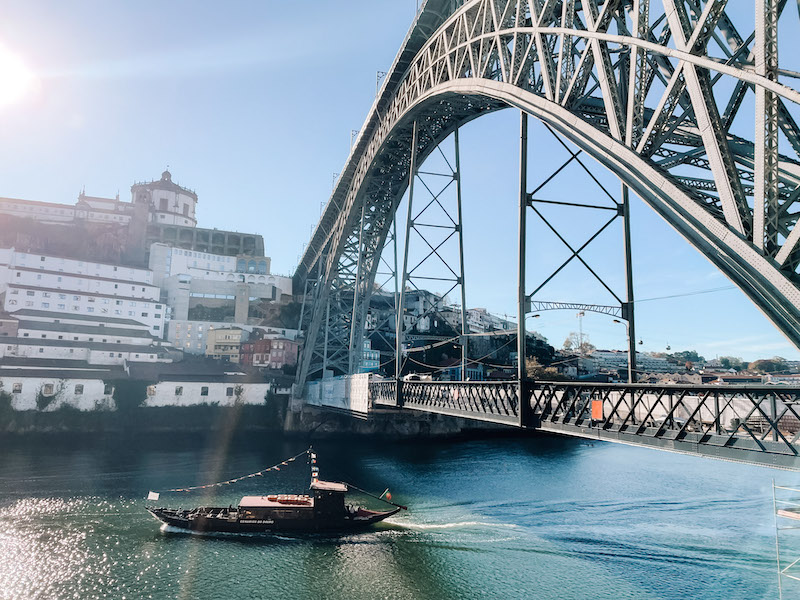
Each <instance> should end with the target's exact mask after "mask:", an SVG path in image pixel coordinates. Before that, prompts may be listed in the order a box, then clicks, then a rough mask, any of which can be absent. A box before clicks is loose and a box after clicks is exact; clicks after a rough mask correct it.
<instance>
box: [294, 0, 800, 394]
mask: <svg viewBox="0 0 800 600" xmlns="http://www.w3.org/2000/svg"><path fill="white" fill-rule="evenodd" d="M753 1H754V8H755V9H756V10H757V11H760V10H763V11H767V14H766V16H765V19H764V22H763V23H759V25H758V31H755V32H753V34H752V35H750V36H748V37H746V38H745V37H744V36H742V35H740V34H739V33H738V31H736V28H735V27H734V24H733V22H732V20H731V19H730V18H729V16H728V14H727V13H726V12H725V5H726V2H725V1H724V0H707V1H705V2H703V1H701V0H649V2H646V1H645V0H638V2H633V4H631V2H625V1H609V0H605V1H600V0H582V1H581V2H580V3H577V2H576V3H572V2H563V0H470V1H465V2H459V1H451V0H448V1H444V0H428V2H426V3H425V5H424V7H423V9H422V10H421V11H420V13H419V14H418V15H417V18H416V20H415V22H414V24H413V26H412V28H411V31H410V32H409V34H408V36H407V37H406V40H405V41H404V43H403V45H402V47H401V50H400V52H399V54H398V56H397V58H396V59H395V63H394V65H393V67H392V69H391V70H390V71H389V74H388V75H387V77H386V80H385V83H384V85H383V87H382V89H381V93H380V95H379V96H378V98H377V99H376V101H375V103H374V104H373V107H372V109H371V111H370V113H369V116H368V118H367V121H366V123H365V124H364V126H363V127H362V128H361V130H360V132H359V134H358V138H357V140H356V142H355V144H354V145H353V149H352V151H351V154H350V157H349V158H348V162H347V164H346V165H345V169H344V170H343V173H342V176H341V177H340V179H339V181H338V184H337V186H336V189H335V191H334V193H333V195H332V196H331V199H330V201H329V202H328V205H327V206H326V208H325V211H324V213H323V216H322V218H321V219H320V222H319V224H318V226H317V228H316V230H315V232H314V235H313V236H312V239H311V241H310V243H309V245H308V247H307V249H306V251H305V253H304V255H303V259H302V261H301V263H300V266H299V267H298V270H297V272H296V274H295V278H296V283H298V284H302V282H304V281H305V279H306V278H307V276H308V273H311V272H312V271H313V270H314V269H315V267H316V266H317V265H318V264H319V263H320V261H324V262H323V264H322V265H321V268H320V274H321V275H320V277H319V280H318V281H319V284H318V285H320V286H321V287H320V290H319V293H318V294H317V298H318V300H317V302H316V304H315V306H314V307H313V308H312V310H311V313H312V316H311V318H310V321H309V322H308V325H307V330H306V340H307V343H306V349H305V351H304V352H305V353H304V357H303V362H302V365H301V369H300V375H299V380H300V381H301V382H302V381H304V379H305V377H306V376H307V374H308V373H309V371H310V367H311V363H312V358H313V357H314V356H318V355H319V351H318V350H319V345H320V342H319V340H321V339H322V337H323V336H322V335H321V334H322V332H323V331H324V330H323V328H322V323H323V321H324V320H326V319H325V315H326V313H327V310H328V308H327V307H328V306H329V305H330V306H331V307H332V309H331V310H332V313H331V314H332V316H331V318H330V319H327V325H326V327H327V328H328V329H329V330H330V331H328V339H329V344H328V349H329V350H331V341H330V340H331V337H333V338H334V339H335V340H336V341H335V344H338V345H339V346H340V347H339V348H337V349H336V350H335V351H334V352H333V355H334V356H337V357H341V356H345V355H347V352H348V351H349V350H348V349H349V347H352V343H353V342H354V341H356V339H359V337H358V336H359V333H358V332H359V331H360V330H361V329H362V328H363V323H361V322H360V321H363V318H364V317H363V315H364V313H365V310H364V308H363V302H364V299H365V298H366V297H367V296H368V291H369V289H370V286H371V285H372V281H373V279H374V273H375V266H376V264H377V261H378V260H379V252H380V250H381V249H382V248H383V242H384V241H385V239H386V232H387V230H388V227H389V224H390V223H391V220H392V216H393V215H394V212H395V211H396V209H397V205H398V204H399V201H400V199H401V198H402V195H403V193H404V192H405V189H406V187H407V184H408V181H409V168H410V156H411V153H410V145H411V124H412V123H413V122H414V121H417V122H420V123H424V124H425V128H424V129H425V131H426V134H425V135H423V136H421V137H420V139H419V141H418V142H419V146H418V148H417V156H418V159H419V160H420V161H424V159H425V157H426V156H427V155H428V154H429V153H430V152H431V151H432V150H433V149H434V148H435V146H436V144H438V143H439V142H441V141H442V140H444V139H445V138H446V137H447V135H449V133H450V132H452V131H453V130H455V129H456V128H458V127H459V126H461V125H463V124H464V123H466V122H468V121H470V120H471V119H474V118H477V117H479V116H481V115H483V114H486V113H488V112H491V111H495V110H499V109H501V108H505V107H508V106H513V107H516V108H519V109H522V110H523V111H526V112H528V113H529V114H531V115H533V116H535V117H537V118H539V119H541V120H542V121H544V122H545V123H547V124H548V125H550V126H551V128H552V129H554V130H555V131H557V132H559V133H560V134H561V135H563V136H564V137H566V138H568V139H570V140H571V141H572V142H573V143H575V144H576V145H577V146H578V147H579V148H581V149H582V150H584V151H585V152H587V153H588V154H590V155H591V156H593V157H594V158H595V159H596V160H598V161H599V162H600V163H602V164H603V165H605V166H606V167H608V168H609V169H610V170H611V171H612V172H614V173H615V174H616V175H618V176H619V177H620V179H621V180H622V181H623V182H624V183H625V184H626V185H628V186H630V188H631V189H633V190H634V191H635V192H636V193H637V194H638V195H639V196H640V197H641V198H643V199H644V200H645V202H647V203H648V204H650V205H651V206H652V207H653V208H654V209H655V210H656V211H657V212H658V213H659V214H660V215H661V216H663V217H664V218H665V219H666V220H667V221H668V222H669V223H670V224H671V225H672V226H673V227H674V228H675V229H676V230H678V231H679V232H680V233H681V234H682V235H683V236H684V237H685V238H686V239H687V240H689V241H690V242H691V243H692V244H693V245H694V246H695V247H696V248H698V250H700V251H701V252H703V254H704V255H706V256H707V257H708V258H709V260H711V261H712V262H713V263H714V264H715V265H717V266H718V267H719V268H720V269H721V270H722V271H723V272H724V273H725V274H726V275H727V276H728V277H729V278H730V279H731V280H732V281H733V282H734V283H735V284H736V285H737V286H739V287H740V288H741V289H742V290H743V291H744V293H745V294H747V296H748V297H750V298H751V299H752V300H753V302H754V303H755V304H756V305H757V306H758V307H759V308H760V309H761V310H762V311H763V312H764V313H765V314H766V315H767V316H768V317H769V318H770V319H771V320H772V321H773V323H775V325H776V326H777V327H778V328H779V329H780V330H781V331H782V332H783V333H784V334H785V335H786V336H787V337H788V338H789V339H790V340H791V341H792V342H793V343H795V344H796V345H799V346H800V291H798V287H797V285H798V282H799V281H800V277H798V273H797V269H798V268H800V252H798V251H797V247H798V242H800V228H797V227H796V222H797V210H796V209H793V208H792V205H793V204H794V203H795V202H796V201H797V200H798V197H800V194H797V193H795V192H796V191H798V189H800V183H799V182H798V180H797V175H798V173H800V163H798V161H797V159H796V158H793V157H788V156H785V155H782V154H779V153H778V151H777V148H778V143H777V141H776V140H777V136H778V132H779V131H780V132H782V133H783V135H784V136H785V137H786V139H787V140H788V142H789V146H790V147H792V148H793V149H795V150H797V146H796V145H795V144H796V142H797V140H798V139H800V136H798V135H797V127H796V124H795V121H794V119H793V118H792V115H791V111H792V110H796V109H797V107H798V105H800V91H798V90H796V89H793V88H791V87H789V86H787V85H786V84H785V83H784V82H783V81H782V80H781V79H780V72H781V71H780V65H779V64H778V63H777V52H776V51H775V50H774V48H775V47H776V46H775V43H774V41H775V36H777V27H776V23H777V20H778V19H779V17H780V9H781V8H782V7H783V6H784V4H785V1H783V0H753ZM687 6H688V9H687ZM754 40H755V47H753V46H752V45H753V42H754ZM623 55H625V58H622V56H623ZM616 57H620V58H616ZM753 57H755V59H756V60H755V62H756V64H753V60H754V59H753ZM761 57H763V59H764V63H763V65H762V64H761V63H759V60H761ZM720 81H726V82H729V85H728V86H727V87H726V89H733V90H734V92H733V95H732V96H727V95H724V94H722V93H719V94H717V93H716V88H715V86H717V84H718V82H720ZM751 90H752V91H753V92H754V93H755V95H756V99H757V100H758V99H759V98H760V100H758V102H759V105H763V106H764V108H763V114H762V113H760V112H759V113H757V114H755V115H753V114H752V112H751V114H750V115H745V114H744V112H746V109H745V108H744V107H746V106H748V104H747V103H744V102H743V101H742V100H743V97H744V96H745V95H746V94H748V93H749V92H750V91H751ZM717 96H719V98H717ZM723 96H724V97H723ZM741 119H743V120H744V121H742V122H745V121H746V122H748V123H749V124H750V126H749V130H750V131H753V128H752V124H753V123H756V131H755V132H754V135H753V138H752V140H753V141H752V142H750V141H749V140H747V139H742V138H741V137H737V136H734V135H732V134H731V131H732V128H733V126H735V125H736V124H737V123H739V121H738V120H741ZM737 132H739V133H741V128H739V129H737ZM664 159H667V160H664ZM706 182H707V183H706ZM365 292H366V294H365ZM330 299H332V300H333V302H331V301H330ZM331 321H335V322H333V323H332V322H331ZM354 332H356V333H355V335H354Z"/></svg>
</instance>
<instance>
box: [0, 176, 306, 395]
mask: <svg viewBox="0 0 800 600" xmlns="http://www.w3.org/2000/svg"><path fill="white" fill-rule="evenodd" d="M197 204H198V196H197V194H196V193H195V192H194V191H192V190H190V189H188V188H186V187H183V186H181V185H179V184H177V183H175V182H174V181H173V180H172V174H171V173H170V172H169V171H165V172H164V173H162V175H161V177H160V178H159V179H156V180H153V181H145V182H137V183H134V184H133V185H132V186H131V199H130V201H124V200H121V199H120V198H119V196H117V197H115V198H102V197H96V196H88V195H86V194H85V193H83V192H82V193H81V194H80V195H79V197H78V200H77V202H75V204H74V205H67V204H53V203H46V202H35V201H29V200H16V199H9V198H0V342H2V344H1V345H0V381H2V382H3V383H4V384H5V379H2V378H3V377H4V375H11V376H13V377H16V378H17V379H20V378H21V377H22V374H23V371H25V370H26V369H27V374H28V375H30V376H31V377H32V378H33V379H31V381H33V380H36V381H39V383H37V384H35V387H36V394H39V395H41V392H42V390H44V391H45V392H46V393H47V394H49V393H50V392H51V391H52V392H53V394H54V395H58V394H61V395H64V396H65V397H69V398H70V403H72V404H74V405H76V406H78V405H80V406H83V404H82V398H78V396H83V395H84V394H86V395H89V394H90V390H91V395H92V396H93V397H94V398H96V399H99V400H98V401H100V400H102V399H103V398H105V397H107V396H108V395H109V394H110V393H111V391H109V390H107V389H105V386H101V387H102V390H101V389H100V387H98V386H99V385H100V384H99V383H98V382H100V381H102V380H104V379H105V380H108V379H109V378H114V379H126V378H130V377H134V376H142V377H145V376H146V377H148V378H150V379H152V380H154V381H157V380H159V379H160V378H161V375H160V374H163V373H164V372H165V371H164V369H166V368H167V367H168V366H169V365H171V364H173V363H174V364H177V363H179V362H180V361H182V360H183V358H184V356H185V355H189V354H197V355H200V356H205V357H207V358H214V359H217V361H218V363H219V364H235V363H238V362H239V360H240V358H239V357H240V351H241V343H242V342H243V341H246V340H247V339H248V338H249V337H250V335H251V333H252V332H253V331H254V330H255V331H256V337H257V338H262V337H271V338H281V339H286V340H287V342H289V341H290V338H291V345H293V346H294V347H295V350H296V349H297V342H296V341H293V340H294V338H296V337H297V331H296V330H294V329H288V330H287V329H285V328H273V327H264V326H263V325H262V324H261V321H262V319H261V318H259V316H258V315H257V314H254V313H257V312H258V311H256V310H255V309H254V307H258V306H261V305H268V304H281V303H285V302H287V301H289V300H290V299H291V295H292V280H291V278H289V277H282V276H278V275H274V274H272V273H271V270H270V266H271V265H270V262H271V261H270V259H269V257H267V256H265V255H264V242H263V238H262V237H261V236H260V235H257V234H244V233H239V232H231V231H221V230H217V229H202V228H198V227H197V224H198V222H197V212H196V211H197ZM296 354H297V352H296V351H295V352H294V353H292V352H291V351H287V352H286V356H287V359H286V361H284V359H283V356H282V355H278V354H275V355H274V356H273V357H272V359H271V360H270V362H269V366H278V368H281V367H282V366H283V364H284V362H287V361H288V362H289V363H290V364H296V360H297V359H296ZM190 362H191V361H190ZM148 364H149V365H151V367H152V368H151V369H150V370H149V371H141V370H139V371H137V370H136V369H135V366H136V365H143V366H144V365H148ZM228 369H234V370H235V367H228ZM205 371H207V368H206V367H203V368H201V369H200V371H199V372H198V373H196V376H199V377H200V379H198V380H197V381H196V382H197V383H201V382H202V378H203V377H204V372H205ZM137 373H138V375H137ZM64 374H69V375H75V377H78V378H80V377H82V378H83V380H82V381H81V382H80V383H74V385H73V383H72V377H70V378H69V385H67V384H64V385H67V387H64V385H60V384H56V383H53V382H52V381H51V380H52V378H53V377H60V378H61V379H63V376H64ZM180 377H182V378H183V379H186V377H187V375H185V374H182V375H181V376H180ZM37 378H38V379H37ZM28 379H30V378H28ZM28 379H25V381H27V380H28ZM84 380H85V381H84ZM256 380H258V377H257V378H256ZM222 383H224V382H221V383H220V384H219V385H222ZM251 383H252V382H251ZM17 384H19V385H17ZM22 384H23V381H21V380H20V381H16V379H15V381H12V382H11V383H10V384H9V385H10V387H11V389H16V390H18V391H16V392H12V393H14V394H22V395H20V396H19V397H18V399H19V400H20V402H23V404H24V403H28V404H29V403H30V398H31V397H29V394H30V393H31V384H29V383H28V384H25V386H23V385H22ZM59 385H60V387H59ZM43 386H45V387H43ZM54 386H55V387H54ZM70 386H71V387H70ZM75 386H78V387H75ZM23 387H25V392H24V393H23V392H22V391H21V390H22V388H23ZM72 387H75V389H72ZM167 387H169V386H167ZM178 387H180V386H178ZM197 387H198V390H197V392H198V394H199V396H200V397H201V398H202V396H203V394H202V390H203V389H204V388H206V389H208V386H203V385H199V386H197ZM230 387H231V386H227V385H226V386H225V392H226V393H227V392H228V391H230V390H229V389H228V388H230ZM50 388H53V389H52V390H51V389H50ZM56 388H59V389H56ZM61 388H63V389H61ZM67 388H69V389H67ZM164 389H166V388H163V389H161V388H159V391H158V393H157V396H158V397H159V400H158V401H157V403H162V402H164V400H163V398H164V397H165V396H164V395H165V394H166V396H171V395H175V396H179V395H180V394H171V393H170V392H169V391H166V392H165V391H164ZM185 389H188V388H185ZM231 389H233V388H231ZM76 390H77V391H76ZM173 391H174V390H173ZM229 395H230V394H229ZM23 396H24V398H27V400H25V399H24V398H23ZM15 397H17V396H15ZM262 398H263V394H262ZM172 400H174V398H173V399H172ZM87 406H88V405H87Z"/></svg>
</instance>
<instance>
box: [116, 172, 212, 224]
mask: <svg viewBox="0 0 800 600" xmlns="http://www.w3.org/2000/svg"><path fill="white" fill-rule="evenodd" d="M131 197H132V198H133V202H134V204H139V203H144V204H146V205H147V206H148V208H149V210H148V214H149V218H148V220H149V221H150V222H151V223H158V224H159V225H181V226H183V227H197V218H196V212H195V211H196V208H197V194H196V193H195V192H193V191H192V190H190V189H188V188H185V187H182V186H180V185H178V184H177V183H175V182H174V181H172V173H170V172H169V171H164V172H163V173H162V174H161V179H158V180H155V181H149V182H141V183H134V184H133V185H132V186H131Z"/></svg>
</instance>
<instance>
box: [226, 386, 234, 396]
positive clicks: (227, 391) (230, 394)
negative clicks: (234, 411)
mask: <svg viewBox="0 0 800 600" xmlns="http://www.w3.org/2000/svg"><path fill="white" fill-rule="evenodd" d="M225 395H226V396H233V388H232V387H229V388H225Z"/></svg>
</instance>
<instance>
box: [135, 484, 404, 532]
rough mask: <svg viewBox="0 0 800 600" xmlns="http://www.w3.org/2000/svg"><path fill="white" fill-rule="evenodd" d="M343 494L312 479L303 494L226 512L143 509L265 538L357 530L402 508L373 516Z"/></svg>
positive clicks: (169, 519) (173, 521) (251, 499)
mask: <svg viewBox="0 0 800 600" xmlns="http://www.w3.org/2000/svg"><path fill="white" fill-rule="evenodd" d="M347 491H348V488H347V484H345V483H337V482H332V481H320V480H319V479H313V480H312V482H311V486H310V488H309V494H307V495H293V494H275V495H269V496H245V497H244V498H242V500H241V502H239V505H238V506H236V507H234V506H228V507H227V508H226V507H222V508H218V507H199V508H192V509H180V508H178V509H173V508H154V507H147V510H148V511H149V512H150V514H152V515H153V516H154V517H155V518H156V519H158V520H159V521H162V522H164V523H166V524H167V525H171V526H173V527H178V528H180V529H186V530H189V531H198V532H226V533H263V532H273V531H274V532H292V531H296V532H315V531H319V532H323V531H330V532H334V531H335V532H346V531H355V530H360V529H365V528H367V527H369V526H370V525H372V524H374V523H377V522H379V521H382V520H384V519H386V518H387V517H391V516H392V515H394V514H396V513H397V512H398V511H400V510H401V509H403V508H405V507H403V506H400V505H397V504H392V505H393V506H394V508H393V509H392V510H387V511H374V510H367V509H366V508H362V507H360V506H352V505H349V504H348V505H346V504H345V501H344V499H345V494H346V493H347ZM384 502H386V500H384ZM390 504H391V503H390Z"/></svg>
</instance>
